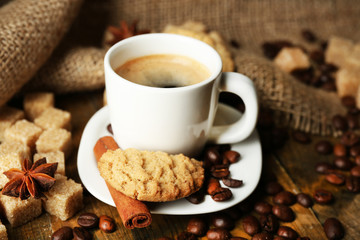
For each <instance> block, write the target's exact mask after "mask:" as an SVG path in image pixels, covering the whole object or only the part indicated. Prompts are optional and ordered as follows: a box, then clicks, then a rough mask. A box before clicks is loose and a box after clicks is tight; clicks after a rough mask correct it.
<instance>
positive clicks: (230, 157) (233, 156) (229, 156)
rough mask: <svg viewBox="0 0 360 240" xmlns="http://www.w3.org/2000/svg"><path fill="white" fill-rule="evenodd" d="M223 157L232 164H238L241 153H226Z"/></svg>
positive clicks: (230, 151)
mask: <svg viewBox="0 0 360 240" xmlns="http://www.w3.org/2000/svg"><path fill="white" fill-rule="evenodd" d="M223 155H224V157H225V158H227V159H228V160H229V162H230V163H236V162H237V161H239V159H240V153H238V152H236V151H232V150H229V151H226V152H224V154H223Z"/></svg>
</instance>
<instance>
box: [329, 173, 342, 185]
mask: <svg viewBox="0 0 360 240" xmlns="http://www.w3.org/2000/svg"><path fill="white" fill-rule="evenodd" d="M325 179H326V181H328V182H329V183H331V184H334V185H343V184H344V183H345V176H344V175H343V174H341V173H338V172H332V173H328V174H326V176H325Z"/></svg>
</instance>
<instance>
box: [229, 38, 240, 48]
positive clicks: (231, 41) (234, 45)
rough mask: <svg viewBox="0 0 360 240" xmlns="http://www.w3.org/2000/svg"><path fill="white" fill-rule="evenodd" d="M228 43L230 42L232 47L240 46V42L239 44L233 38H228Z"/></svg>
mask: <svg viewBox="0 0 360 240" xmlns="http://www.w3.org/2000/svg"><path fill="white" fill-rule="evenodd" d="M230 44H231V46H233V47H234V48H240V44H239V43H238V42H237V41H236V40H234V39H232V40H230Z"/></svg>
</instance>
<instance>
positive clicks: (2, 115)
mask: <svg viewBox="0 0 360 240" xmlns="http://www.w3.org/2000/svg"><path fill="white" fill-rule="evenodd" d="M24 115H25V114H24V111H22V110H19V109H16V108H12V107H8V106H3V107H1V108H0V142H2V141H4V140H5V137H4V133H5V130H6V129H7V128H9V127H10V126H11V125H12V124H13V123H14V122H16V121H17V120H20V119H23V118H24V117H25V116H24Z"/></svg>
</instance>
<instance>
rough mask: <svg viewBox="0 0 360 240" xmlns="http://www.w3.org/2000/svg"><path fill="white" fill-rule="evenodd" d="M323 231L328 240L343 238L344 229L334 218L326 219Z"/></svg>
mask: <svg viewBox="0 0 360 240" xmlns="http://www.w3.org/2000/svg"><path fill="white" fill-rule="evenodd" d="M324 231H325V234H326V236H327V238H328V239H330V240H338V239H341V238H343V237H344V228H343V226H342V224H341V222H340V221H339V220H338V219H336V218H328V219H326V220H325V222H324Z"/></svg>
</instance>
